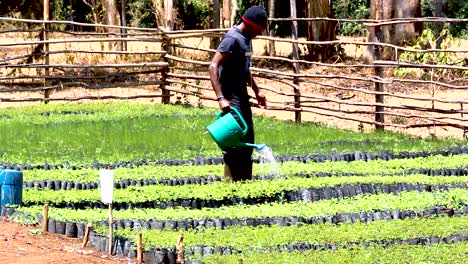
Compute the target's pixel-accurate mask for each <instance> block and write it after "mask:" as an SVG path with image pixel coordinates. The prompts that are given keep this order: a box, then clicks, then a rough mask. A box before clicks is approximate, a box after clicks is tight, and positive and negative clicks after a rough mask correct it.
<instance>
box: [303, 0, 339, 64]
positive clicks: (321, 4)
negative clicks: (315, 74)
mask: <svg viewBox="0 0 468 264" xmlns="http://www.w3.org/2000/svg"><path fill="white" fill-rule="evenodd" d="M332 11H333V8H332V1H331V0H306V17H333V12H332ZM308 23H309V24H308V26H307V34H306V36H307V40H309V41H330V40H335V39H336V35H335V28H336V22H335V21H324V20H322V21H313V22H308ZM336 52H337V49H336V47H335V46H333V45H308V54H307V55H306V58H307V59H308V60H311V61H325V60H327V59H329V58H331V57H332V56H334V55H335V54H336Z"/></svg>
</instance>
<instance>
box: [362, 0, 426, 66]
mask: <svg viewBox="0 0 468 264" xmlns="http://www.w3.org/2000/svg"><path fill="white" fill-rule="evenodd" d="M377 1H380V2H377ZM378 6H382V8H376V7H378ZM370 15H371V18H372V19H377V18H379V19H385V20H386V19H392V18H409V17H421V1H420V0H391V1H388V0H385V1H383V0H371V2H370ZM422 29H423V25H422V23H420V22H416V23H405V24H392V25H385V26H382V27H380V30H381V32H382V37H381V39H380V41H381V42H384V43H391V44H395V45H403V44H404V43H405V42H407V41H409V40H410V39H412V38H415V37H417V36H418V35H419V34H421V32H422ZM368 30H369V34H368V41H369V42H374V41H376V34H375V27H369V29H368ZM392 52H393V51H392V50H391V49H384V54H383V59H390V58H391V57H392V55H393V54H392ZM365 56H366V59H369V60H372V59H373V58H374V54H373V50H372V48H371V47H370V48H368V54H366V55H365Z"/></svg>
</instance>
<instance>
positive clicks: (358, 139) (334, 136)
mask: <svg viewBox="0 0 468 264" xmlns="http://www.w3.org/2000/svg"><path fill="white" fill-rule="evenodd" d="M215 114H216V110H214V109H199V108H191V107H184V106H170V105H149V104H135V103H107V104H89V105H43V106H40V107H22V108H14V109H4V110H3V111H2V116H1V117H0V128H1V129H2V137H0V157H1V159H2V161H3V162H6V163H19V164H30V165H34V164H45V163H48V164H71V165H83V164H86V165H91V164H92V163H93V162H101V163H112V162H115V161H134V160H150V161H157V160H165V159H194V158H196V157H199V156H202V157H203V156H204V157H207V156H221V151H220V150H219V149H218V147H217V146H216V144H215V143H214V141H213V140H212V139H211V137H210V136H209V134H208V133H207V131H206V126H207V125H208V124H210V123H211V122H213V121H214V117H215ZM254 122H255V125H256V137H257V142H264V143H266V144H268V145H269V146H270V147H271V148H272V149H273V151H274V153H275V155H281V154H293V155H294V154H301V155H306V154H311V153H334V152H354V151H365V152H373V153H379V152H381V151H387V152H388V151H390V152H395V153H399V152H402V151H410V152H411V151H431V150H436V149H441V148H446V147H451V146H457V145H461V144H463V141H458V140H455V139H450V138H448V139H429V138H411V137H408V136H405V135H403V134H396V133H390V132H375V133H360V132H354V131H350V130H340V129H336V128H332V127H327V126H324V125H319V124H313V123H306V124H302V125H299V126H297V125H296V124H294V123H293V122H284V121H278V120H275V119H272V118H267V117H255V120H254ZM290 135H294V136H293V137H291V136H290ZM31 142H33V143H34V144H31Z"/></svg>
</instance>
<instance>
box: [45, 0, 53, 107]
mask: <svg viewBox="0 0 468 264" xmlns="http://www.w3.org/2000/svg"><path fill="white" fill-rule="evenodd" d="M49 4H50V3H49V0H44V21H49V17H50V8H49V7H50V6H49ZM49 28H50V24H49V23H44V41H45V42H46V43H44V65H45V66H46V68H45V69H44V75H45V76H49V75H50V72H49V71H50V69H49V67H48V65H49V43H48V42H47V41H48V40H49ZM44 86H45V87H47V86H49V80H48V79H47V78H44ZM51 92H52V90H50V89H46V90H45V91H44V98H49V97H50V93H51ZM44 103H46V104H47V103H48V101H44Z"/></svg>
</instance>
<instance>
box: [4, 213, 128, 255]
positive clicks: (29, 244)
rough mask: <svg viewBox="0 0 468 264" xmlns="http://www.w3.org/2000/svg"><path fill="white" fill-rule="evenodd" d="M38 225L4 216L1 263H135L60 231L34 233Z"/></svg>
mask: <svg viewBox="0 0 468 264" xmlns="http://www.w3.org/2000/svg"><path fill="white" fill-rule="evenodd" d="M39 228H40V227H38V226H24V225H19V224H15V223H11V222H9V221H8V219H4V218H0V263H2V264H13V263H17V264H20V263H25V264H46V263H47V264H49V263H73V264H110V263H134V261H133V260H127V258H124V257H116V256H107V255H105V253H104V252H96V249H95V248H89V247H87V248H84V249H82V248H81V240H79V239H77V238H68V237H66V236H63V235H57V234H33V233H34V231H35V230H37V229H39Z"/></svg>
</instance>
